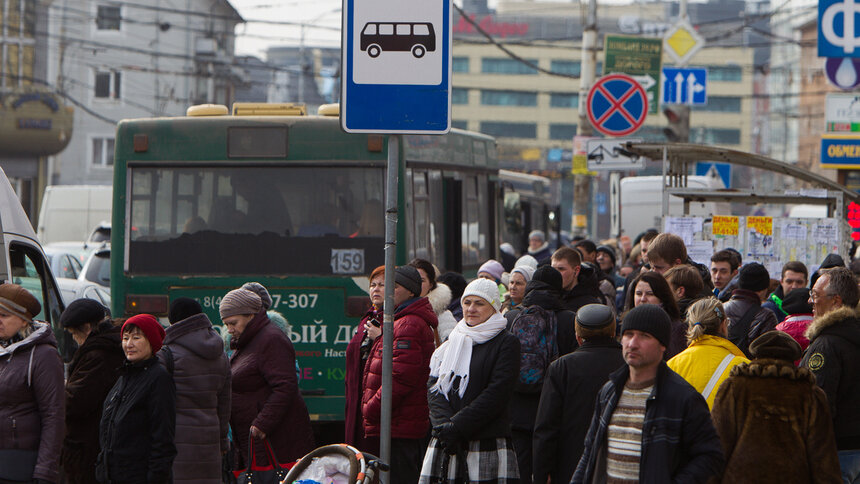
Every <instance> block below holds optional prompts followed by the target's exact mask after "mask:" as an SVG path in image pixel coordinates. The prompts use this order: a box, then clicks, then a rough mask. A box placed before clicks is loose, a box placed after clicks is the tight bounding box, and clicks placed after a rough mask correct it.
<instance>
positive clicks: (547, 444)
mask: <svg viewBox="0 0 860 484" xmlns="http://www.w3.org/2000/svg"><path fill="white" fill-rule="evenodd" d="M576 340H577V341H578V342H579V345H580V346H579V348H577V349H576V351H574V352H573V353H571V354H569V355H566V356H564V357H561V358H559V359H558V360H556V361H555V362H553V364H552V365H550V367H549V371H548V372H547V376H546V380H545V381H544V384H543V391H542V392H541V397H540V405H539V406H538V412H537V418H536V420H535V426H534V441H533V442H534V446H533V456H534V458H533V471H532V473H533V475H534V482H535V483H540V484H546V482H547V478H552V482H562V483H568V482H570V478H571V477H572V476H573V471H575V470H576V464H577V462H579V458H580V456H582V445H583V442H584V441H585V433H586V431H587V430H588V423H589V421H590V420H591V414H592V413H593V412H594V399H595V396H596V395H597V392H598V391H599V390H600V388H601V387H602V386H603V385H604V384H605V383H606V381H607V380H608V379H609V374H610V373H612V372H613V371H615V370H617V369H618V368H620V367H621V366H623V365H624V358H623V357H622V356H621V345H620V344H618V342H617V341H615V316H614V315H613V314H612V311H611V310H610V309H609V308H608V307H606V306H604V305H602V304H589V305H587V306H583V307H582V308H581V309H580V310H579V312H577V313H576Z"/></svg>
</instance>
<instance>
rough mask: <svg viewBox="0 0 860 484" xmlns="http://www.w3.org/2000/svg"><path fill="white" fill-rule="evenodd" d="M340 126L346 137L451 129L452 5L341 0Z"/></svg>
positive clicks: (425, 0)
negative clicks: (342, 67) (341, 67)
mask: <svg viewBox="0 0 860 484" xmlns="http://www.w3.org/2000/svg"><path fill="white" fill-rule="evenodd" d="M342 32H343V39H342V51H343V66H344V72H343V76H342V81H341V113H340V121H341V126H342V127H343V129H344V130H345V131H347V132H350V133H402V134H407V133H416V134H444V133H447V132H448V130H449V129H450V127H451V3H450V1H446V0H401V1H398V2H389V1H382V0H362V1H356V0H344V2H343V29H342Z"/></svg>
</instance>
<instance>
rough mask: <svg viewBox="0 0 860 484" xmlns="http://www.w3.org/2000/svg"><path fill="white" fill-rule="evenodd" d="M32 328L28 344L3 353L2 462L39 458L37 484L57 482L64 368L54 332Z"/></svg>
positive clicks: (0, 402)
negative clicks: (11, 456)
mask: <svg viewBox="0 0 860 484" xmlns="http://www.w3.org/2000/svg"><path fill="white" fill-rule="evenodd" d="M33 326H34V327H35V330H34V331H33V333H31V334H30V335H29V336H27V337H26V338H24V339H23V340H21V341H18V342H16V343H12V344H10V345H9V346H7V347H5V348H3V347H0V459H3V451H4V450H12V449H17V450H28V451H33V452H37V457H36V466H35V469H34V471H33V478H34V479H44V480H46V481H49V482H58V480H59V468H60V448H61V447H62V444H63V421H64V416H65V412H64V408H65V407H64V401H63V400H64V398H63V362H62V360H61V359H60V353H59V352H57V340H56V339H55V338H54V333H53V332H52V331H51V328H50V326H48V325H47V324H44V323H33ZM0 465H2V460H0Z"/></svg>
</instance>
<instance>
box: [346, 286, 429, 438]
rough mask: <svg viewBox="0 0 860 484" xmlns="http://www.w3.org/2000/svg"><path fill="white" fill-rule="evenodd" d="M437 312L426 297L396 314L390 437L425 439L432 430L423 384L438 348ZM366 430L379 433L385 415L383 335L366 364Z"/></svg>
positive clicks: (363, 403)
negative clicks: (381, 420) (382, 415)
mask: <svg viewBox="0 0 860 484" xmlns="http://www.w3.org/2000/svg"><path fill="white" fill-rule="evenodd" d="M436 325H437V320H436V313H435V312H434V311H433V307H432V306H431V305H430V301H429V300H428V299H427V298H426V297H421V298H417V299H414V300H412V302H410V303H407V304H404V305H401V306H400V307H399V308H397V312H396V313H395V314H394V356H393V361H392V387H391V437H392V438H395V439H423V438H424V437H425V436H426V435H427V432H429V431H430V418H429V416H428V413H429V410H428V408H427V395H426V393H425V391H424V390H425V389H424V383H425V382H426V381H427V378H428V377H429V376H430V357H431V356H433V351H434V350H435V349H436V342H435V340H434V338H433V328H435V327H436ZM362 389H363V390H362V397H361V406H362V409H361V411H362V416H363V418H364V433H365V435H368V436H377V435H379V432H380V425H381V423H380V418H381V414H382V337H379V338H376V341H374V342H373V348H372V349H371V351H370V357H369V358H368V359H367V363H366V364H365V366H364V378H363V384H362Z"/></svg>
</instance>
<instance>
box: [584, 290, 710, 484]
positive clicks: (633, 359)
mask: <svg viewBox="0 0 860 484" xmlns="http://www.w3.org/2000/svg"><path fill="white" fill-rule="evenodd" d="M622 331H623V332H622V336H621V346H622V348H623V355H624V361H625V362H626V363H627V365H625V366H623V367H622V368H620V369H619V370H618V371H616V372H614V373H612V374H611V375H610V377H609V381H608V382H607V383H606V384H605V385H604V386H603V388H602V389H601V390H600V393H599V394H598V396H597V405H596V406H595V409H594V415H593V416H592V419H591V427H590V428H589V430H588V435H587V437H586V439H585V451H584V452H583V454H582V458H581V459H580V461H579V465H578V466H577V468H576V473H575V474H574V476H573V480H572V481H571V482H572V483H591V482H606V483H609V484H613V483H633V482H649V483H650V482H702V483H704V482H706V481H707V480H708V479H709V478H711V477H717V478H718V477H720V476H721V475H722V472H723V468H724V466H725V459H724V458H723V452H722V448H721V446H720V440H719V437H718V436H717V433H716V431H715V430H714V425H713V423H712V422H711V415H710V413H709V412H708V405H707V403H705V399H704V398H702V395H701V394H699V393H698V392H697V391H696V389H695V388H693V387H692V386H690V384H689V383H687V382H686V381H685V380H684V379H683V378H681V377H680V376H679V375H678V374H677V373H675V372H674V371H672V370H671V369H669V367H668V366H666V363H665V362H664V361H663V354H664V352H665V351H666V346H668V344H669V339H670V331H671V321H670V320H669V316H668V315H667V314H666V312H665V311H663V309H662V308H660V307H659V306H657V305H653V304H645V305H642V306H638V307H636V308H633V309H632V310H631V311H630V312H629V313H627V315H626V316H625V317H624V321H623V325H622Z"/></svg>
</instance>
